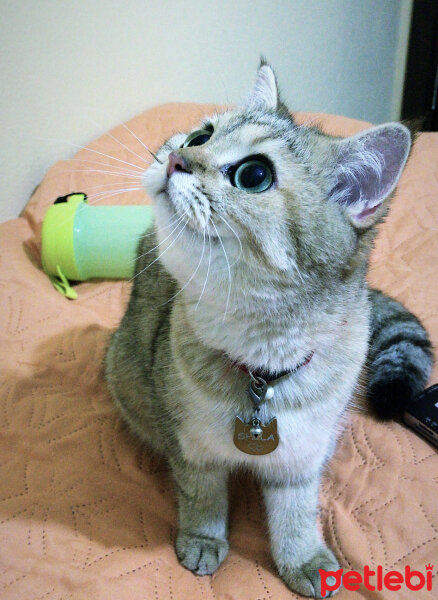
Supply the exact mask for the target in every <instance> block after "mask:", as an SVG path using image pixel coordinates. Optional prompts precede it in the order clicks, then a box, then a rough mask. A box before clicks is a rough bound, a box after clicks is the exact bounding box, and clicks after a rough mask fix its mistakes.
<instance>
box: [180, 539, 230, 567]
mask: <svg viewBox="0 0 438 600" xmlns="http://www.w3.org/2000/svg"><path fill="white" fill-rule="evenodd" d="M176 554H177V556H178V558H179V560H180V562H181V564H182V565H183V566H184V567H186V569H190V571H193V572H194V573H196V575H211V574H212V573H214V572H215V571H216V569H217V568H218V566H219V565H220V564H221V562H222V561H223V560H224V558H225V557H226V555H227V554H228V542H227V541H226V540H221V539H217V538H204V537H197V536H192V535H190V534H189V533H180V534H179V535H178V538H177V540H176Z"/></svg>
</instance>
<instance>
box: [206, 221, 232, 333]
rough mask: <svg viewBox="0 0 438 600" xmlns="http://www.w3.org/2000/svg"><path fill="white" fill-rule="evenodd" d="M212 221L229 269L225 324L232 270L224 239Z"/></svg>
mask: <svg viewBox="0 0 438 600" xmlns="http://www.w3.org/2000/svg"><path fill="white" fill-rule="evenodd" d="M210 221H211V224H212V225H213V227H214V230H215V231H216V235H217V237H218V239H219V242H220V245H221V246H222V250H223V252H224V256H225V260H226V261H227V267H228V294H227V301H226V304H225V312H224V318H223V319H222V323H225V317H226V316H227V311H228V305H229V303H230V294H231V268H230V262H229V260H228V256H227V253H226V250H225V246H224V245H223V243H222V238H221V236H220V235H219V231H218V230H217V228H216V225H215V224H214V222H213V221H212V220H211V219H210Z"/></svg>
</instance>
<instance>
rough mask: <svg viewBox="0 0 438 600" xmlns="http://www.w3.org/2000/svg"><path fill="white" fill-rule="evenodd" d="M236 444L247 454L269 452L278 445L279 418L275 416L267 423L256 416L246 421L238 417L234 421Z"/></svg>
mask: <svg viewBox="0 0 438 600" xmlns="http://www.w3.org/2000/svg"><path fill="white" fill-rule="evenodd" d="M233 441H234V445H235V446H236V448H238V449H239V450H241V451H242V452H245V454H257V455H262V454H269V453H270V452H273V451H274V450H275V448H276V447H277V446H278V442H279V437H278V433H277V419H276V418H275V417H274V418H273V419H271V420H270V421H269V423H268V424H267V425H263V423H262V422H261V421H260V419H257V418H256V417H254V418H253V419H251V421H250V423H245V422H244V421H242V419H241V418H240V417H236V420H235V423H234V438H233Z"/></svg>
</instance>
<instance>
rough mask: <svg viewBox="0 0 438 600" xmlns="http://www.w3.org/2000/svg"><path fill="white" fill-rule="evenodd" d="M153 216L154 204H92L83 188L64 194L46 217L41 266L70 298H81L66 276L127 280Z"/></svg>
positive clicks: (55, 284)
mask: <svg viewBox="0 0 438 600" xmlns="http://www.w3.org/2000/svg"><path fill="white" fill-rule="evenodd" d="M153 220H154V211H153V207H152V206H146V205H144V206H91V205H89V204H88V203H87V196H86V195H85V194H82V193H78V194H70V195H69V196H63V197H60V198H58V199H57V200H56V201H55V203H54V204H53V206H51V207H50V208H49V210H48V211H47V213H46V215H45V217H44V221H43V227H42V233H41V241H42V251H41V260H42V264H43V269H44V271H45V272H46V273H47V275H49V277H50V279H51V281H52V283H53V285H54V286H55V288H56V289H57V290H58V291H60V292H61V293H62V294H64V295H65V296H67V297H68V298H75V297H77V294H76V292H75V290H73V288H71V286H70V285H69V284H68V280H73V281H86V280H87V279H92V278H95V277H97V278H104V279H129V278H130V277H132V276H133V275H134V267H135V257H136V254H137V246H138V242H139V240H140V237H141V236H142V235H143V234H144V233H145V232H146V231H147V230H148V229H150V228H151V227H152V224H153Z"/></svg>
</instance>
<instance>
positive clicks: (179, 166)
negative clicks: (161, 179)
mask: <svg viewBox="0 0 438 600" xmlns="http://www.w3.org/2000/svg"><path fill="white" fill-rule="evenodd" d="M168 160H169V164H168V165H167V176H168V177H170V176H171V175H172V173H175V171H182V172H184V173H191V171H190V169H189V167H188V164H187V161H186V160H185V159H184V158H183V157H182V156H180V155H179V154H176V153H175V152H171V153H170V154H169V156H168Z"/></svg>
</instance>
